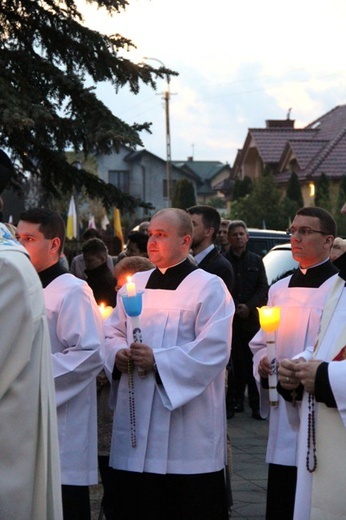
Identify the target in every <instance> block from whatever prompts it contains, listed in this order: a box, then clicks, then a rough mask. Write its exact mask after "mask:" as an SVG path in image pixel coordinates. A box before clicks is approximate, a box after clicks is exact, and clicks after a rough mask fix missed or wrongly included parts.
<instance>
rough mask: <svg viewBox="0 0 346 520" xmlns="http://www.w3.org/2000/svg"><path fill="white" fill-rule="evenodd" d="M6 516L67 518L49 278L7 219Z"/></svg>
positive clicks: (1, 409)
mask: <svg viewBox="0 0 346 520" xmlns="http://www.w3.org/2000/svg"><path fill="white" fill-rule="evenodd" d="M0 331H1V332H0V338H1V339H0V518H1V519H4V520H5V519H6V520H28V519H32V520H61V519H62V507H61V484H60V462H59V447H58V433H57V418H56V404H55V395H54V394H55V392H54V383H53V375H52V364H51V353H50V341H49V333H48V328H47V322H46V317H45V305H44V298H43V292H42V286H41V282H40V280H39V277H38V276H37V273H36V271H35V269H34V268H33V266H32V264H31V262H30V260H29V258H28V256H27V252H26V251H25V249H24V248H22V247H21V246H20V245H19V244H18V243H17V242H16V241H15V240H14V239H13V238H12V237H11V236H10V234H9V232H8V230H7V228H6V227H5V226H4V225H3V224H0Z"/></svg>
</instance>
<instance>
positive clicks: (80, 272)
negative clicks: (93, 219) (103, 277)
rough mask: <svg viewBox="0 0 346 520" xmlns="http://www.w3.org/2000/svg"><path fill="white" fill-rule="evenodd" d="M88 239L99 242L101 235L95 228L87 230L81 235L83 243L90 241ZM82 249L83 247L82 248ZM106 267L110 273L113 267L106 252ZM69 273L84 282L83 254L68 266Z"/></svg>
mask: <svg viewBox="0 0 346 520" xmlns="http://www.w3.org/2000/svg"><path fill="white" fill-rule="evenodd" d="M90 238H98V239H99V240H102V237H101V233H100V232H99V230H98V229H95V228H88V229H86V230H85V231H84V233H83V237H82V239H83V243H85V242H86V241H87V240H90ZM82 247H83V246H82ZM107 265H108V269H109V270H110V271H111V272H112V271H113V267H114V262H113V258H112V257H111V255H109V254H108V251H107ZM70 273H72V274H74V275H75V276H77V277H78V278H80V279H81V280H86V279H87V275H86V274H85V263H84V257H83V253H80V254H79V255H76V256H75V257H74V258H73V260H72V262H71V266H70Z"/></svg>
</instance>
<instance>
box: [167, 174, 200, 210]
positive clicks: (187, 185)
mask: <svg viewBox="0 0 346 520" xmlns="http://www.w3.org/2000/svg"><path fill="white" fill-rule="evenodd" d="M195 204H196V195H195V189H194V187H193V184H192V182H191V181H189V180H188V179H179V180H178V181H177V183H176V186H175V191H174V195H173V197H172V207H173V208H180V209H187V208H190V207H191V206H195Z"/></svg>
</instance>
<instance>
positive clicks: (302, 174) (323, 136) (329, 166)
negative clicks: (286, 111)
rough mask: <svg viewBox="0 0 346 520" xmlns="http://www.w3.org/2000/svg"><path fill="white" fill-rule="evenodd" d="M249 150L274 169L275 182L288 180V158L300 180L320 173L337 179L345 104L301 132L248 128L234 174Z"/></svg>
mask: <svg viewBox="0 0 346 520" xmlns="http://www.w3.org/2000/svg"><path fill="white" fill-rule="evenodd" d="M292 126H293V125H292ZM252 149H256V150H257V153H258V155H259V156H260V157H261V159H262V161H263V163H264V164H271V165H273V166H274V168H275V170H276V171H275V179H276V181H277V182H278V183H283V182H287V181H288V179H289V177H290V175H291V169H292V168H291V165H290V163H291V161H292V159H295V164H296V168H295V171H296V173H297V175H298V178H299V179H300V180H301V181H302V180H306V179H313V178H314V177H318V176H320V175H321V173H325V174H326V175H328V176H329V177H331V178H340V177H341V176H342V175H345V174H346V105H339V106H336V107H335V108H333V109H332V110H330V111H329V112H327V113H326V114H324V115H322V116H320V117H319V118H318V119H316V120H314V121H313V122H312V123H309V124H308V125H307V126H306V127H305V128H302V129H294V128H293V127H292V128H286V127H285V126H280V125H278V126H276V125H273V126H271V127H269V128H250V129H249V131H248V134H247V137H246V140H245V143H244V147H243V149H242V150H240V151H239V152H238V155H237V157H236V161H235V164H234V170H235V174H237V172H238V171H239V170H240V169H241V167H242V165H243V164H244V162H245V161H246V157H247V155H248V154H249V152H250V151H251V150H252Z"/></svg>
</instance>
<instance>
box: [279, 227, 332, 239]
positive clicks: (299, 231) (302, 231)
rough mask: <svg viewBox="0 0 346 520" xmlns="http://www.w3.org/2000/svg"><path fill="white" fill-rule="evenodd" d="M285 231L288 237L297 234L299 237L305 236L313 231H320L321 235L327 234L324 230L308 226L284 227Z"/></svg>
mask: <svg viewBox="0 0 346 520" xmlns="http://www.w3.org/2000/svg"><path fill="white" fill-rule="evenodd" d="M286 233H287V235H288V236H289V237H291V236H292V235H299V236H301V237H306V236H309V235H312V234H313V233H320V234H321V235H328V233H325V232H324V231H319V230H318V229H312V228H310V227H298V228H295V227H291V228H288V229H286Z"/></svg>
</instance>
